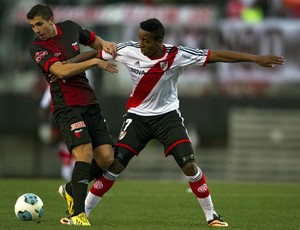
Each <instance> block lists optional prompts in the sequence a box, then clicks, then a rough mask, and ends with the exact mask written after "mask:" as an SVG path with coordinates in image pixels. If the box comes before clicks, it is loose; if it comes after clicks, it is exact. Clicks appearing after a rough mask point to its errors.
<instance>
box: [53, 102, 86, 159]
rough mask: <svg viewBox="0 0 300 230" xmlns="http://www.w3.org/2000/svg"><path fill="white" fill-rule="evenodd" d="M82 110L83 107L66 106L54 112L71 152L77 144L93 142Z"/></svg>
mask: <svg viewBox="0 0 300 230" xmlns="http://www.w3.org/2000/svg"><path fill="white" fill-rule="evenodd" d="M82 112H83V108H81V107H66V108H65V109H62V110H58V111H56V112H55V113H54V114H53V118H54V121H55V124H56V126H57V127H58V128H59V130H60V132H61V133H62V136H63V138H64V140H65V142H66V144H67V147H68V150H69V152H72V150H73V148H74V147H76V146H80V145H84V144H89V143H92V139H91V137H90V135H89V131H88V128H87V125H86V122H85V120H84V118H83V117H82V116H81V114H82ZM91 154H92V152H91Z"/></svg>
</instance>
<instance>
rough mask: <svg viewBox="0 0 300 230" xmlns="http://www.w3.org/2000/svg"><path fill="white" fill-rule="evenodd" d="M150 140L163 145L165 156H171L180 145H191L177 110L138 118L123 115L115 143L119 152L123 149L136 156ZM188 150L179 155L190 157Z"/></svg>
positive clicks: (130, 114) (133, 115)
mask: <svg viewBox="0 0 300 230" xmlns="http://www.w3.org/2000/svg"><path fill="white" fill-rule="evenodd" d="M152 139H157V140H158V141H160V142H161V143H162V144H163V146H164V151H165V155H166V156H167V155H168V154H172V149H173V148H174V147H175V146H176V145H178V144H180V143H188V144H190V145H191V141H190V138H189V136H188V134H187V130H186V128H185V126H184V124H183V118H182V117H181V115H180V113H179V111H178V110H174V111H171V112H168V113H166V114H162V115H157V116H139V115H136V114H132V113H127V114H125V115H124V123H123V126H122V129H121V132H120V135H119V138H118V141H117V143H116V145H117V146H118V148H119V149H120V150H119V151H120V152H122V148H123V149H127V150H130V151H131V152H132V153H134V154H135V155H138V154H139V153H140V151H142V149H143V148H144V147H145V146H146V144H147V143H148V142H149V141H150V140H152ZM190 149H191V148H188V149H187V152H186V153H181V154H182V155H184V156H187V155H190V154H191V152H190Z"/></svg>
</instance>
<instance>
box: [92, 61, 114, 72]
mask: <svg viewBox="0 0 300 230" xmlns="http://www.w3.org/2000/svg"><path fill="white" fill-rule="evenodd" d="M97 66H98V68H100V69H104V70H106V71H108V72H110V73H117V72H118V69H117V65H115V64H113V63H110V62H108V61H104V60H101V59H98V64H97Z"/></svg>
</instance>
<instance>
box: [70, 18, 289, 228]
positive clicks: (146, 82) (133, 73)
mask: <svg viewBox="0 0 300 230" xmlns="http://www.w3.org/2000/svg"><path fill="white" fill-rule="evenodd" d="M164 35H165V29H164V26H163V25H162V24H161V22H160V21H159V20H157V19H155V18H153V19H148V20H146V21H143V22H141V23H140V29H139V31H138V40H139V41H138V42H126V43H120V44H117V57H116V58H115V60H116V61H118V62H121V63H123V64H124V65H125V66H126V67H127V69H128V71H129V75H130V77H131V79H132V84H133V91H132V93H131V95H130V97H129V99H128V102H127V105H126V109H127V112H126V114H125V115H124V123H123V126H122V129H121V132H120V135H119V138H118V141H117V143H116V146H117V148H116V151H115V161H114V163H113V164H112V166H111V167H110V168H109V169H108V170H107V171H105V172H104V173H103V175H102V176H101V177H100V178H98V179H97V180H95V182H94V184H93V186H92V187H91V189H90V191H89V193H88V196H87V198H86V202H85V209H86V213H87V215H89V213H90V212H91V210H92V209H93V208H94V207H95V206H96V204H97V203H98V202H99V201H100V199H101V198H102V197H103V195H104V194H105V193H106V192H107V191H108V190H109V189H110V188H111V187H112V185H113V184H114V182H115V180H116V178H117V177H118V175H119V174H120V173H121V172H122V171H123V170H124V169H125V168H126V166H127V165H128V163H129V161H130V160H131V159H132V158H133V157H134V156H137V155H139V153H140V152H141V150H142V149H143V148H144V147H145V146H146V144H147V143H148V142H149V141H150V140H152V139H157V140H159V141H160V142H161V143H162V144H163V146H164V154H165V156H169V155H171V156H173V157H174V159H175V161H176V162H177V164H178V166H179V167H180V168H181V170H182V171H183V173H184V174H185V175H186V178H187V181H188V183H189V185H190V188H191V190H192V192H193V193H194V194H195V196H196V199H197V201H198V202H199V204H200V206H201V208H202V210H203V212H204V215H205V218H206V221H207V223H208V225H209V226H213V227H227V226H228V224H227V223H226V222H225V221H224V220H222V219H221V218H220V216H219V215H218V214H217V212H216V211H215V208H214V205H213V202H212V198H211V195H210V192H209V189H208V185H207V183H206V179H205V176H204V173H203V172H202V170H201V169H200V168H199V166H198V165H197V164H196V163H195V158H194V150H193V147H192V144H191V140H190V138H189V136H188V133H187V130H186V127H185V125H184V122H183V118H182V116H181V114H180V111H179V100H178V94H177V81H178V78H179V77H180V75H181V73H182V71H183V70H184V68H185V67H188V66H193V65H200V66H205V64H208V63H216V62H228V63H234V62H254V63H256V64H258V65H260V66H263V67H274V66H275V65H282V64H284V62H285V61H284V59H283V57H279V56H276V55H265V56H259V55H252V54H248V53H241V52H234V51H216V50H208V49H196V48H189V47H182V46H179V47H177V46H174V45H168V44H164V43H163V38H164ZM93 55H95V54H93ZM98 55H99V58H102V59H104V60H112V59H113V57H112V56H111V55H110V54H108V53H106V52H104V51H101V50H100V52H99V54H98ZM77 57H78V56H77ZM78 60H80V58H78ZM66 192H68V191H66Z"/></svg>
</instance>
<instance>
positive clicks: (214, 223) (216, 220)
mask: <svg viewBox="0 0 300 230" xmlns="http://www.w3.org/2000/svg"><path fill="white" fill-rule="evenodd" d="M207 223H208V226H211V227H228V224H227V223H226V222H225V221H224V220H222V219H221V216H218V215H216V214H213V219H212V220H209V221H207Z"/></svg>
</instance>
